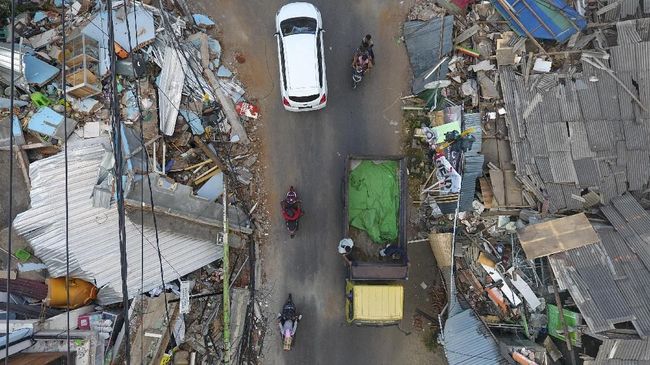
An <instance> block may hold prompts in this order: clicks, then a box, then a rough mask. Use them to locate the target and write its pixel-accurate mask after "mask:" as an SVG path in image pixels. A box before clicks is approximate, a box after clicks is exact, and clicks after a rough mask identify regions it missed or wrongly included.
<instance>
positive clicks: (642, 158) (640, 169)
mask: <svg viewBox="0 0 650 365" xmlns="http://www.w3.org/2000/svg"><path fill="white" fill-rule="evenodd" d="M627 176H628V182H629V183H630V190H631V191H635V190H641V189H643V188H644V187H645V186H646V185H647V184H648V178H649V177H650V156H648V152H646V151H637V150H634V151H628V154H627Z"/></svg>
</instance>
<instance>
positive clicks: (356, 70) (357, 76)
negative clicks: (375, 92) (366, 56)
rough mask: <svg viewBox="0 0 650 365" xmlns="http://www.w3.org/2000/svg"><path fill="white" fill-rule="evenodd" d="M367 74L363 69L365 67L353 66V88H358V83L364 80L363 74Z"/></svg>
mask: <svg viewBox="0 0 650 365" xmlns="http://www.w3.org/2000/svg"><path fill="white" fill-rule="evenodd" d="M364 74H365V71H364V70H363V67H361V66H357V67H353V68H352V88H353V89H356V88H357V85H359V84H360V83H361V80H363V75H364Z"/></svg>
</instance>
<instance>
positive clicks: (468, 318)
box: [444, 309, 508, 365]
mask: <svg viewBox="0 0 650 365" xmlns="http://www.w3.org/2000/svg"><path fill="white" fill-rule="evenodd" d="M444 349H445V355H446V356H447V362H448V363H449V365H474V364H477V363H480V364H483V365H493V364H495V365H497V364H508V362H507V361H506V359H504V358H503V356H501V354H500V351H499V346H498V344H497V342H496V340H495V339H494V338H493V337H492V334H491V333H490V330H489V329H488V328H487V327H486V326H485V324H483V322H481V320H479V319H478V317H476V315H475V314H474V312H473V311H472V310H471V309H467V310H464V311H462V312H460V313H458V314H456V315H454V316H452V317H450V318H449V319H447V321H446V322H445V327H444Z"/></svg>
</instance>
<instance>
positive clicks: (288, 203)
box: [281, 186, 303, 222]
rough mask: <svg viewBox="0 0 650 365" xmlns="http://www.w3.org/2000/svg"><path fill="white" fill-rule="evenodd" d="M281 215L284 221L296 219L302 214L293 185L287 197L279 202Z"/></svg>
mask: <svg viewBox="0 0 650 365" xmlns="http://www.w3.org/2000/svg"><path fill="white" fill-rule="evenodd" d="M281 205H282V216H283V217H284V219H285V220H286V221H290V222H293V221H296V220H298V218H300V216H301V215H302V214H303V211H302V209H301V207H300V200H298V194H296V192H295V191H294V190H293V186H292V187H291V188H290V189H289V192H288V193H287V197H286V198H285V199H284V200H283V201H282V202H281Z"/></svg>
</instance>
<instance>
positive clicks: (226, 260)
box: [223, 179, 230, 364]
mask: <svg viewBox="0 0 650 365" xmlns="http://www.w3.org/2000/svg"><path fill="white" fill-rule="evenodd" d="M229 251H230V249H229V245H228V189H227V179H223V346H224V351H223V354H224V355H223V363H224V364H230V282H229V277H230V275H229V273H230V257H229V256H228V255H229Z"/></svg>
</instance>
